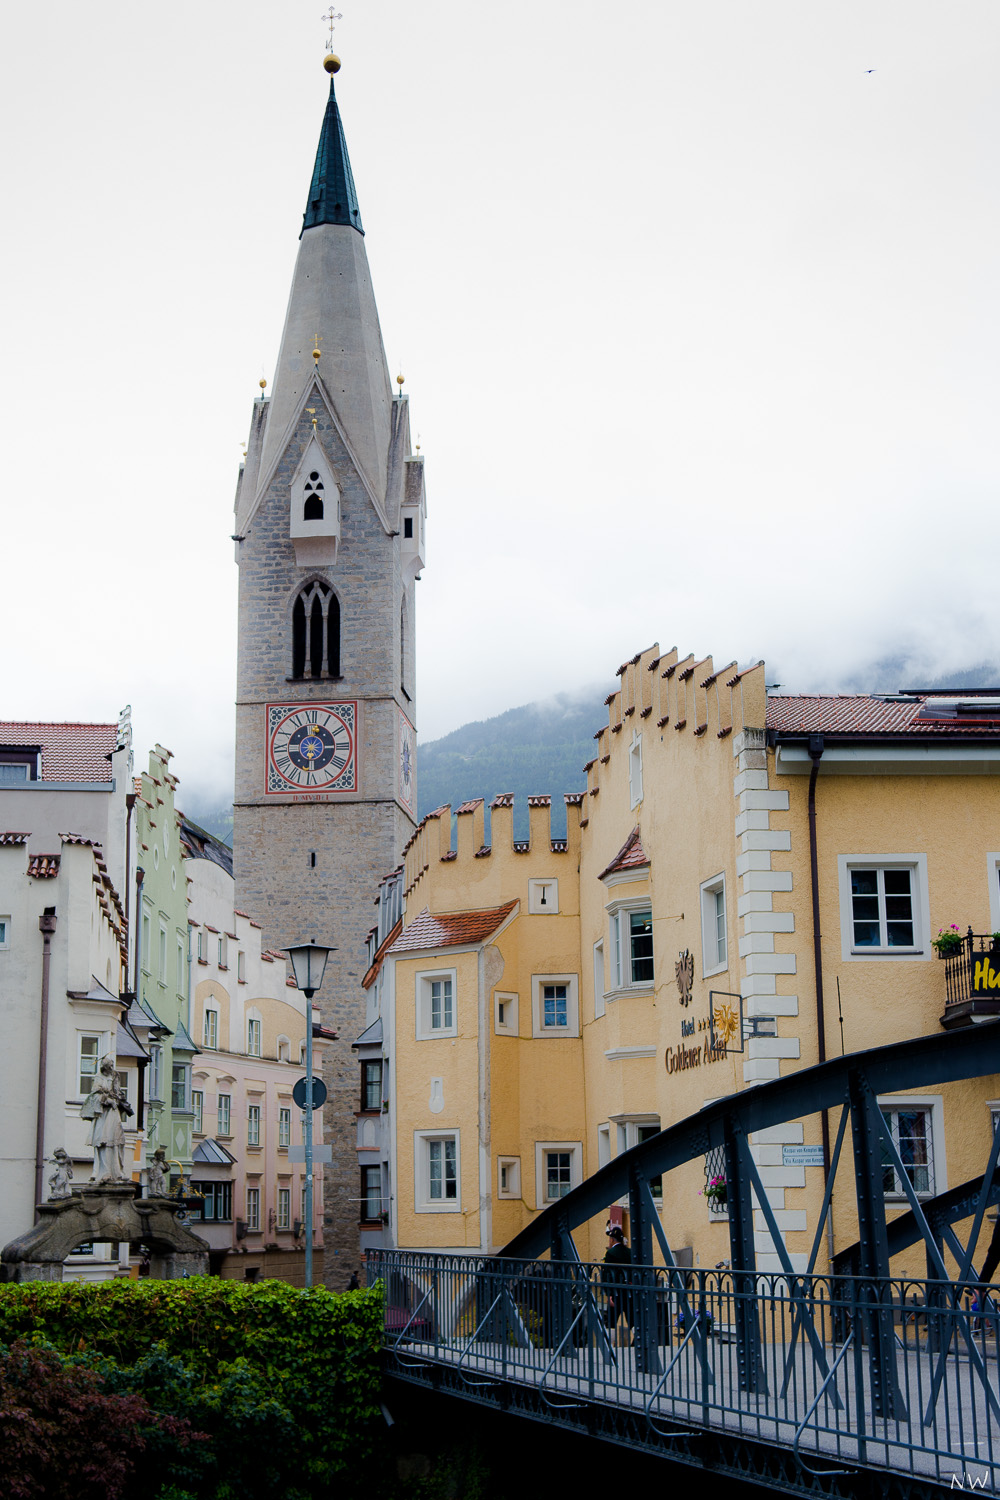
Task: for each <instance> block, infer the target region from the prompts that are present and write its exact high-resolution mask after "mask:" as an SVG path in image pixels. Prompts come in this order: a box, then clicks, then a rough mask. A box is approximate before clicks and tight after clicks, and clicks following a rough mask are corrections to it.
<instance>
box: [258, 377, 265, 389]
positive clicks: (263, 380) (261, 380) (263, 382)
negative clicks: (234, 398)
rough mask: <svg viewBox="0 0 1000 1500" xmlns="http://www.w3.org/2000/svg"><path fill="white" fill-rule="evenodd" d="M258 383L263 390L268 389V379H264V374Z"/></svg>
mask: <svg viewBox="0 0 1000 1500" xmlns="http://www.w3.org/2000/svg"><path fill="white" fill-rule="evenodd" d="M257 383H258V385H259V386H260V388H261V390H262V391H266V390H267V381H266V380H265V379H264V377H263V375H262V376H261V377H260V380H259V381H258V382H257Z"/></svg>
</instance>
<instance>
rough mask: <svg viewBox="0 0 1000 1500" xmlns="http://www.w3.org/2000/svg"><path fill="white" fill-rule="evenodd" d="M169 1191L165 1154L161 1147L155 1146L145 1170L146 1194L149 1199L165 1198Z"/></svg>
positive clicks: (168, 1172)
mask: <svg viewBox="0 0 1000 1500" xmlns="http://www.w3.org/2000/svg"><path fill="white" fill-rule="evenodd" d="M169 1191H170V1168H169V1166H168V1165H167V1153H166V1151H165V1150H164V1148H163V1147H162V1146H157V1148H156V1150H155V1151H154V1152H153V1159H152V1161H151V1162H150V1163H149V1166H148V1167H147V1169H146V1194H147V1196H148V1197H150V1198H166V1196H167V1194H168V1193H169Z"/></svg>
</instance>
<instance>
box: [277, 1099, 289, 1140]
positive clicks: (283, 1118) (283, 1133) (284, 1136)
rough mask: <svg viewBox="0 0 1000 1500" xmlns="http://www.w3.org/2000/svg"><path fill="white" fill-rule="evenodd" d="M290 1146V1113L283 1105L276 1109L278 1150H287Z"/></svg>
mask: <svg viewBox="0 0 1000 1500" xmlns="http://www.w3.org/2000/svg"><path fill="white" fill-rule="evenodd" d="M291 1144H292V1112H291V1110H290V1109H288V1108H286V1106H285V1105H280V1106H279V1108H278V1150H279V1151H281V1150H284V1149H287V1148H288V1147H289V1146H290V1145H291Z"/></svg>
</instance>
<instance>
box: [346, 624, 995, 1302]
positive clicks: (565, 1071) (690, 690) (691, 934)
mask: <svg viewBox="0 0 1000 1500" xmlns="http://www.w3.org/2000/svg"><path fill="white" fill-rule="evenodd" d="M619 675H620V679H621V681H620V687H619V689H618V690H617V691H616V692H615V693H613V694H612V695H611V696H610V697H609V699H608V705H607V706H608V723H607V725H606V726H605V727H604V728H602V729H601V730H600V731H599V733H598V735H597V737H596V738H597V753H596V755H595V757H594V760H593V761H592V762H591V763H590V765H589V766H588V768H587V772H588V786H587V791H586V793H582V794H579V795H574V796H571V797H567V798H566V803H567V818H568V828H567V835H566V838H565V839H553V838H552V837H551V833H550V827H549V812H550V809H549V805H548V803H549V799H548V798H533V799H530V802H531V807H530V837H529V839H528V840H527V841H525V842H524V843H519V842H516V841H514V839H513V836H512V834H513V810H512V799H510V798H507V797H500V798H497V799H496V800H495V801H494V803H493V805H492V807H491V831H490V843H489V844H488V845H487V844H486V842H485V836H484V808H483V804H482V802H474V803H466V804H464V805H463V806H462V807H460V808H459V809H458V810H457V816H456V819H455V821H456V824H457V834H456V841H455V844H454V846H453V844H452V838H451V816H450V810H449V809H448V808H442V809H438V810H437V811H436V812H434V813H432V814H431V815H430V816H429V817H427V818H425V819H424V820H423V822H422V823H421V824H420V826H419V828H418V830H417V832H416V833H415V835H414V836H413V838H412V839H411V841H410V844H409V846H408V848H407V851H406V863H405V867H404V873H403V875H402V885H403V897H404V900H403V913H402V922H401V924H400V923H399V922H396V923H395V925H394V926H393V928H392V931H391V932H389V933H387V934H386V933H385V928H384V925H383V929H382V930H383V934H384V935H383V940H382V942H381V945H379V946H376V941H375V939H376V937H377V935H378V934H377V933H376V934H375V935H373V939H372V949H373V951H372V955H371V956H372V965H371V968H370V970H369V976H368V983H369V995H370V1001H369V1021H370V1022H371V1023H375V1022H376V1021H377V1022H379V1023H380V1025H379V1027H378V1032H377V1034H378V1035H379V1036H380V1037H381V1049H382V1058H383V1060H382V1068H383V1069H384V1082H383V1087H382V1090H381V1092H382V1093H383V1095H384V1097H385V1099H386V1100H387V1101H388V1103H387V1108H386V1109H385V1110H384V1112H383V1136H382V1140H383V1157H384V1160H383V1163H382V1179H381V1180H382V1193H383V1199H385V1198H388V1203H384V1202H383V1204H381V1205H380V1206H382V1207H383V1208H384V1209H385V1211H386V1212H387V1213H388V1223H387V1226H386V1233H385V1235H384V1238H385V1240H386V1241H388V1242H390V1243H394V1244H396V1245H399V1246H401V1247H404V1248H419V1249H451V1248H457V1249H463V1250H472V1249H476V1250H482V1251H484V1252H490V1251H493V1250H496V1249H499V1248H500V1247H502V1246H503V1245H504V1244H505V1243H506V1242H507V1241H508V1240H509V1239H510V1238H511V1237H512V1236H513V1235H514V1234H515V1233H516V1232H517V1231H518V1230H519V1229H521V1228H522V1227H523V1226H524V1225H525V1224H526V1223H527V1222H528V1221H529V1219H530V1218H531V1216H532V1215H534V1214H536V1213H537V1212H538V1211H539V1210H540V1209H542V1208H544V1207H546V1206H547V1205H548V1204H549V1203H551V1202H552V1201H554V1200H555V1199H557V1198H558V1197H559V1196H561V1195H562V1194H563V1193H565V1192H566V1191H567V1190H568V1189H569V1188H571V1187H572V1186H574V1185H576V1183H578V1182H580V1181H582V1180H583V1178H584V1177H585V1176H588V1175H590V1174H591V1173H592V1172H594V1171H595V1170H596V1169H597V1168H598V1167H599V1166H601V1165H603V1164H604V1163H605V1162H606V1161H608V1160H610V1158H611V1157H612V1156H614V1155H617V1154H618V1153H619V1152H620V1151H622V1150H625V1149H627V1148H628V1147H630V1146H632V1145H635V1144H636V1143H637V1142H639V1141H641V1140H643V1139H644V1138H645V1137H646V1136H647V1135H648V1134H651V1133H654V1132H656V1131H657V1130H659V1129H661V1128H663V1127H665V1126H667V1125H669V1124H673V1123H674V1122H676V1121H678V1120H680V1119H683V1118H684V1117H686V1116H688V1115H691V1114H693V1113H695V1112H697V1111H698V1110H699V1109H701V1108H702V1107H703V1106H704V1105H705V1104H706V1103H708V1102H710V1101H712V1100H714V1099H717V1098H720V1097H721V1096H724V1095H727V1094H731V1093H734V1092H738V1091H742V1090H744V1089H747V1088H750V1087H753V1086H755V1085H757V1084H760V1083H764V1082H766V1081H768V1080H770V1079H774V1078H778V1077H780V1076H781V1075H782V1074H785V1073H787V1072H789V1071H792V1070H795V1069H798V1068H802V1067H808V1066H811V1065H812V1064H814V1063H816V1062H819V1061H822V1060H823V1059H824V1058H831V1057H836V1056H839V1055H840V1053H841V1051H842V1050H844V1051H847V1052H851V1051H859V1050H864V1049H866V1048H869V1047H874V1046H879V1045H882V1044H885V1043H889V1042H894V1041H900V1040H903V1039H905V1038H910V1037H916V1036H921V1035H933V1034H935V1033H936V1032H939V1031H940V1030H941V1028H942V1026H943V1025H947V1026H951V1025H969V1024H973V1023H974V1022H976V1021H980V1020H989V1019H992V1018H993V1016H994V1015H995V1013H996V1011H997V1010H998V1009H1000V1002H998V1001H997V1000H996V999H991V998H966V997H965V996H964V993H963V994H958V993H957V992H955V994H954V996H953V1003H951V1004H950V1005H946V984H945V975H946V971H947V970H948V969H949V967H950V966H949V964H947V963H941V962H939V961H938V954H937V952H936V951H935V947H934V946H933V943H934V941H935V940H936V938H937V935H938V933H939V930H940V929H943V928H948V927H949V926H950V924H955V925H956V926H957V927H958V928H960V929H961V930H962V931H963V932H964V931H965V930H966V929H967V928H972V929H973V930H974V931H975V932H976V933H977V934H982V935H984V937H983V940H982V944H981V946H982V947H983V948H984V949H986V948H988V947H989V936H988V935H989V934H991V933H992V932H993V931H995V930H997V929H1000V852H996V851H997V850H998V849H1000V831H998V830H1000V821H998V818H997V814H998V812H1000V780H998V778H997V774H996V773H997V771H998V769H1000V701H998V700H995V699H989V698H988V697H986V696H984V695H979V696H976V695H973V694H962V693H951V694H947V695H945V694H928V693H903V694H898V695H894V696H836V697H823V696H819V697H777V696H774V695H768V694H767V693H766V691H765V685H764V681H765V677H764V667H763V664H759V665H757V666H756V667H753V668H751V669H749V670H747V671H743V672H740V671H739V670H738V669H737V667H736V665H735V664H732V665H730V666H728V667H725V668H723V669H721V670H719V671H717V670H716V669H715V667H714V665H713V662H712V660H711V659H710V658H705V659H702V660H696V659H695V658H694V657H693V656H689V657H687V658H686V659H684V660H678V656H677V653H676V651H671V652H670V653H668V654H666V655H661V654H660V652H659V650H658V648H656V647H654V648H652V649H651V650H649V651H646V652H643V653H641V654H640V655H638V656H636V657H634V658H633V659H632V660H631V661H630V662H628V663H626V665H625V666H623V667H622V668H621V669H620V673H619ZM997 967H1000V964H998V965H997ZM713 1021H714V1025H713V1024H712V1023H713ZM998 1100H1000V1081H998V1080H997V1079H996V1078H985V1079H981V1080H977V1081H975V1082H974V1083H966V1084H951V1085H947V1086H943V1087H941V1088H939V1089H936V1090H930V1091H924V1092H922V1093H920V1094H906V1095H901V1096H898V1097H895V1098H886V1099H883V1100H881V1104H882V1108H883V1112H884V1113H885V1115H886V1118H887V1119H888V1120H889V1122H890V1124H891V1126H892V1130H893V1134H894V1138H895V1139H896V1142H897V1146H898V1149H899V1152H900V1156H901V1158H902V1160H903V1162H904V1164H905V1165H906V1169H907V1172H908V1175H909V1176H910V1179H911V1183H912V1185H913V1187H914V1188H915V1190H916V1191H917V1193H918V1194H919V1195H926V1196H930V1195H932V1194H935V1193H939V1192H942V1191H943V1190H944V1189H945V1188H947V1187H948V1186H955V1185H957V1184H958V1183H960V1182H963V1181H965V1180H966V1179H968V1178H971V1177H974V1176H976V1175H977V1174H978V1173H979V1172H981V1171H982V1169H983V1167H984V1165H985V1161H986V1157H987V1153H988V1150H989V1145H990V1140H991V1128H992V1123H993V1119H994V1112H995V1111H1000V1103H998ZM752 1150H753V1155H754V1158H755V1160H756V1163H757V1167H758V1170H759V1173H760V1177H761V1180H762V1184H763V1186H764V1188H765V1190H766V1192H767V1195H768V1198H769V1199H770V1203H771V1207H772V1208H773V1210H774V1217H775V1219H776V1221H777V1224H778V1228H779V1230H780V1231H781V1234H782V1237H783V1239H784V1242H785V1247H786V1249H787V1251H788V1253H789V1256H790V1258H791V1261H792V1264H793V1266H795V1267H796V1268H798V1269H801V1268H804V1267H805V1264H806V1261H807V1258H808V1250H809V1248H810V1246H811V1243H812V1238H813V1236H814V1234H815V1230H816V1224H817V1218H818V1214H819V1211H820V1205H821V1201H822V1194H823V1186H824V1168H823V1159H824V1150H825V1151H826V1152H827V1154H828V1152H829V1144H828V1141H827V1142H824V1125H823V1120H822V1118H821V1116H819V1115H813V1116H810V1117H808V1118H805V1119H803V1120H801V1121H797V1122H791V1123H789V1124H787V1125H785V1126H780V1127H774V1128H772V1129H771V1130H768V1131H765V1132H761V1133H759V1134H758V1136H757V1137H755V1138H754V1139H753V1141H752ZM714 1170H715V1164H714V1163H712V1162H709V1161H705V1162H703V1161H698V1162H691V1163H689V1164H688V1165H687V1166H686V1167H683V1168H680V1169H678V1170H677V1171H675V1172H673V1173H672V1174H671V1175H670V1179H669V1183H668V1184H666V1185H665V1186H664V1192H663V1196H662V1197H661V1198H660V1199H659V1200H658V1201H659V1205H660V1208H661V1212H662V1213H663V1214H664V1227H665V1229H666V1232H667V1237H668V1240H669V1242H670V1244H671V1246H672V1248H674V1250H675V1253H679V1254H680V1256H681V1258H682V1260H690V1263H691V1264H694V1265H702V1266H711V1265H715V1264H717V1263H718V1262H720V1261H726V1260H727V1259H728V1257H729V1253H730V1250H729V1233H728V1224H727V1223H726V1215H725V1211H724V1209H723V1210H722V1211H721V1212H720V1211H718V1207H719V1206H718V1205H717V1204H713V1201H712V1199H711V1196H710V1195H709V1196H706V1194H705V1188H706V1185H707V1182H708V1180H709V1178H710V1176H711V1175H712V1174H713V1172H714ZM841 1173H842V1176H843V1179H844V1180H843V1182H842V1183H838V1186H837V1189H836V1191H835V1193H834V1200H833V1213H832V1236H831V1237H830V1238H829V1239H828V1241H827V1243H826V1245H825V1253H824V1254H821V1257H820V1261H819V1263H818V1264H817V1266H816V1269H817V1270H820V1271H822V1270H825V1269H826V1267H827V1265H828V1257H829V1255H830V1254H831V1253H835V1252H839V1251H841V1250H843V1249H844V1248H845V1247H847V1246H848V1245H850V1244H851V1243H852V1242H853V1241H854V1240H855V1239H856V1238H857V1221H856V1213H855V1208H854V1192H853V1184H852V1183H851V1182H850V1181H849V1170H848V1169H846V1168H842V1169H841ZM845 1174H846V1175H845ZM884 1180H885V1188H886V1196H887V1200H888V1202H889V1203H890V1204H893V1205H895V1204H898V1205H899V1211H904V1210H905V1209H906V1208H907V1206H908V1205H907V1202H906V1198H905V1195H904V1192H903V1190H902V1187H901V1184H900V1183H899V1182H897V1181H896V1180H895V1174H894V1172H893V1170H892V1169H891V1168H889V1169H887V1170H886V1173H885V1179H884ZM612 1207H615V1206H612V1205H609V1208H612ZM605 1218H606V1215H604V1214H602V1215H600V1216H599V1217H598V1219H596V1220H594V1221H592V1222H591V1224H590V1225H589V1226H588V1227H586V1228H584V1229H583V1230H580V1231H578V1232H577V1234H576V1238H577V1242H578V1248H579V1250H580V1253H581V1254H582V1255H583V1257H584V1258H585V1259H586V1258H590V1259H598V1258H600V1256H601V1255H602V1254H603V1251H604V1247H605V1240H604V1233H603V1231H604V1222H605ZM756 1219H757V1223H756V1226H755V1227H756V1229H757V1231H758V1233H757V1252H758V1265H759V1267H760V1269H762V1270H777V1269H779V1268H780V1264H779V1261H778V1258H777V1255H776V1254H775V1249H774V1245H773V1242H772V1241H771V1239H770V1236H769V1235H768V1234H767V1233H766V1230H765V1225H764V1222H763V1215H762V1214H761V1213H760V1211H759V1209H758V1210H757V1211H756ZM626 1220H627V1215H626ZM981 1254H982V1250H980V1256H981ZM921 1266H922V1256H921V1257H919V1258H917V1259H915V1260H914V1262H913V1265H912V1266H908V1267H907V1269H909V1270H915V1271H918V1272H919V1271H920V1269H921Z"/></svg>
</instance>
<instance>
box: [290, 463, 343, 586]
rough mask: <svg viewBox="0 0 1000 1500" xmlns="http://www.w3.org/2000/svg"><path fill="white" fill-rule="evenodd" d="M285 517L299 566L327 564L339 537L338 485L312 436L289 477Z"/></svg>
mask: <svg viewBox="0 0 1000 1500" xmlns="http://www.w3.org/2000/svg"><path fill="white" fill-rule="evenodd" d="M289 520H290V530H291V536H292V541H293V543H294V545H295V561H296V562H297V563H298V565H299V567H300V568H313V567H318V568H328V567H331V566H332V565H333V564H334V563H335V562H336V560H337V546H338V544H339V541H340V489H339V487H338V485H337V481H336V479H335V477H334V473H333V469H332V467H331V465H330V463H329V461H328V460H327V457H326V454H325V453H324V452H323V449H322V447H321V446H320V443H319V441H318V439H317V438H315V437H312V438H310V440H309V442H308V443H307V444H306V450H305V452H304V453H303V455H302V459H301V461H300V463H299V466H298V468H297V469H296V471H295V474H294V476H293V478H292V485H291V496H290V515H289Z"/></svg>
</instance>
